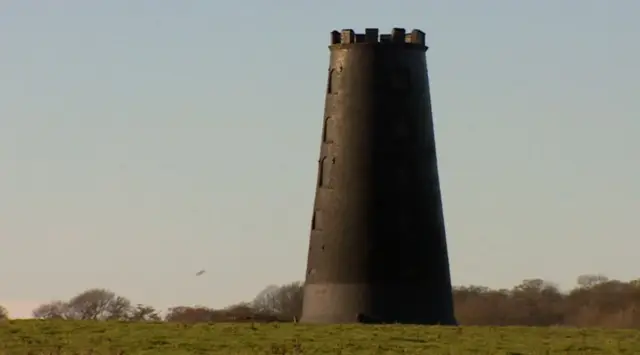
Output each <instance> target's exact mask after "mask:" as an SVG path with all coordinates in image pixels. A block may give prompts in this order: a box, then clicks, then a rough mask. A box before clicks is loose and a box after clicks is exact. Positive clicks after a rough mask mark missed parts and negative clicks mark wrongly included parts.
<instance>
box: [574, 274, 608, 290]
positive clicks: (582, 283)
mask: <svg viewBox="0 0 640 355" xmlns="http://www.w3.org/2000/svg"><path fill="white" fill-rule="evenodd" d="M607 281H609V278H608V277H606V276H604V275H600V274H597V275H580V276H578V286H579V287H582V288H590V287H593V286H596V285H599V284H602V283H605V282H607Z"/></svg>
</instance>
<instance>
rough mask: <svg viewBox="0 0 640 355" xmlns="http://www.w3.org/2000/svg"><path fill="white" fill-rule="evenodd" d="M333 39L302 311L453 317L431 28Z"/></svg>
mask: <svg viewBox="0 0 640 355" xmlns="http://www.w3.org/2000/svg"><path fill="white" fill-rule="evenodd" d="M329 48H330V53H331V59H330V66H329V71H328V78H327V91H326V99H325V100H326V101H325V112H324V118H323V120H324V124H323V129H322V138H321V140H322V141H321V145H320V156H319V159H318V178H317V185H316V195H315V201H314V209H313V216H312V222H311V232H310V243H309V252H308V263H307V273H306V281H305V289H304V305H303V314H302V318H301V322H306V323H353V322H374V323H395V322H398V323H418V324H454V323H455V320H454V315H453V301H452V290H451V280H450V276H449V261H448V256H447V245H446V239H445V228H444V218H443V213H442V201H441V193H440V183H439V177H438V168H437V159H436V145H435V139H434V131H433V119H432V115H431V99H430V94H429V82H428V73H427V65H426V59H425V52H426V50H427V47H426V45H425V35H424V33H423V32H421V31H418V30H414V31H412V32H410V33H405V30H404V29H393V31H392V32H391V34H387V35H385V34H383V35H379V33H378V30H377V29H367V30H366V31H365V33H364V34H356V33H354V32H353V31H352V30H343V31H342V32H337V31H334V32H332V33H331V45H330V46H329Z"/></svg>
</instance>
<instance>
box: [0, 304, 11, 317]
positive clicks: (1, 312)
mask: <svg viewBox="0 0 640 355" xmlns="http://www.w3.org/2000/svg"><path fill="white" fill-rule="evenodd" d="M7 319H9V311H8V310H7V308H6V307H4V306H2V305H0V320H7Z"/></svg>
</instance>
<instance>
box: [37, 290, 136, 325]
mask: <svg viewBox="0 0 640 355" xmlns="http://www.w3.org/2000/svg"><path fill="white" fill-rule="evenodd" d="M132 311H133V307H132V306H131V302H130V301H129V300H128V299H126V298H124V297H121V296H118V295H116V294H115V293H113V292H111V291H109V290H106V289H99V288H95V289H90V290H87V291H84V292H82V293H80V294H78V295H77V296H75V297H73V298H72V299H70V300H69V301H67V302H64V301H54V302H51V303H47V304H43V305H40V306H39V307H38V308H36V309H34V310H33V316H34V317H35V318H40V319H92V320H111V319H113V320H115V319H120V320H124V319H128V318H129V316H130V315H131V312H132Z"/></svg>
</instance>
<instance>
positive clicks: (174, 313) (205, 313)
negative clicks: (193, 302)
mask: <svg viewBox="0 0 640 355" xmlns="http://www.w3.org/2000/svg"><path fill="white" fill-rule="evenodd" d="M215 317H216V310H214V309H211V308H208V307H202V306H197V307H184V306H178V307H172V308H169V312H167V315H166V316H165V318H164V319H165V321H167V322H180V323H199V322H210V321H212V320H213V319H215Z"/></svg>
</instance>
